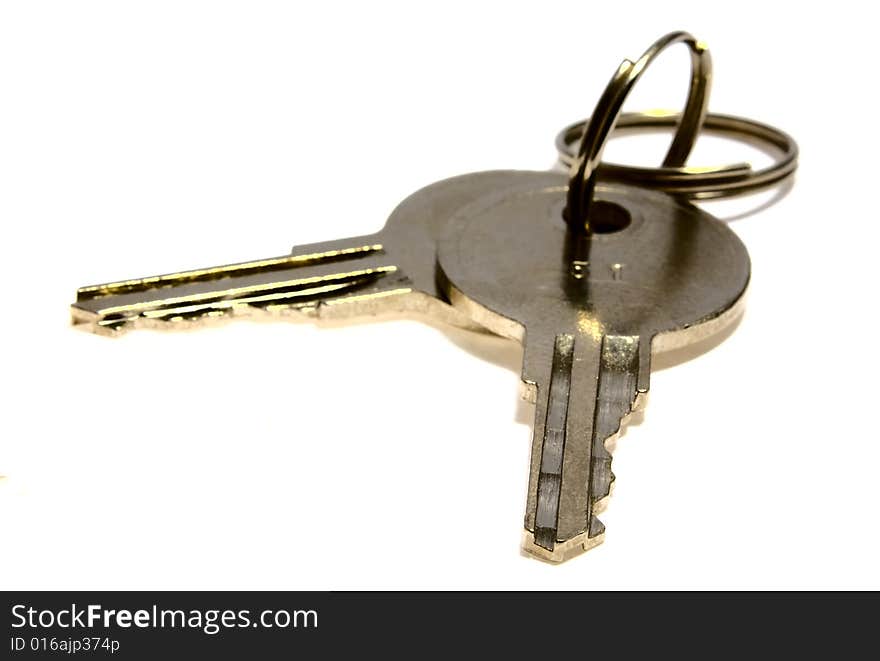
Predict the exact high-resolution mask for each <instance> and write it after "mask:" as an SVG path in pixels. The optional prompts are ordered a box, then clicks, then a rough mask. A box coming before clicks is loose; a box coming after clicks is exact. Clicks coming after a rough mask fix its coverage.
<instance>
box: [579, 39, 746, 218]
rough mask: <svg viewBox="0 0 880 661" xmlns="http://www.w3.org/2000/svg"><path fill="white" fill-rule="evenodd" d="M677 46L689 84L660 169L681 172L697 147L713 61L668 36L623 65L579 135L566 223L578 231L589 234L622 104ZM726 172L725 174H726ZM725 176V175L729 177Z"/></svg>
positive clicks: (693, 42)
mask: <svg viewBox="0 0 880 661" xmlns="http://www.w3.org/2000/svg"><path fill="white" fill-rule="evenodd" d="M677 43H684V44H687V45H688V47H689V48H690V51H691V84H690V88H689V90H688V98H687V102H686V104H685V108H684V111H683V112H682V113H681V115H680V121H678V130H677V131H676V134H675V137H674V138H673V140H672V144H671V145H670V147H669V151H668V152H667V154H666V158H665V159H664V160H663V167H672V168H675V167H682V166H684V163H685V161H686V160H687V157H688V155H689V154H690V152H691V149H692V148H693V146H694V142H696V139H697V135H698V134H699V132H700V128H701V127H702V125H703V120H704V118H705V117H706V112H707V108H708V103H709V89H710V87H711V80H712V60H711V58H710V56H709V51H708V49H707V48H706V45H705V44H703V43H702V42H700V41H697V39H696V38H695V37H693V36H692V35H691V34H689V33H687V32H672V33H670V34H667V35H666V36H664V37H661V38H660V39H658V40H657V41H656V42H654V43H653V44H652V45H651V47H650V48H648V50H646V51H645V52H644V54H643V55H642V56H641V57H640V58H639V59H638V60H637V61H636V62H632V61H630V60H624V61H623V62H622V63H621V64H620V66H619V67H618V69H617V71H616V72H615V74H614V76H613V77H612V78H611V80H610V81H609V82H608V86H607V87H606V88H605V91H604V92H603V93H602V96H601V98H600V99H599V103H598V104H597V105H596V109H595V111H594V112H593V114H592V116H591V117H590V120H589V123H588V124H586V126H585V128H584V130H583V137H582V139H581V144H580V148H579V149H578V152H577V156H576V157H575V158H574V159H573V161H572V164H571V176H570V178H569V183H568V199H567V201H566V207H565V217H566V221H567V222H568V223H569V225H570V226H571V227H573V228H578V230H579V231H585V232H587V233H589V232H590V226H589V220H588V214H589V207H590V205H591V203H592V199H593V190H594V189H595V187H596V176H597V168H598V165H599V162H600V160H601V158H602V150H603V149H604V147H605V143H606V142H607V141H608V135H609V134H610V133H611V131H612V130H613V129H614V125H615V123H616V121H617V118H618V115H620V110H621V107H622V106H623V101H624V99H625V98H626V97H627V95H628V94H629V93H630V91H631V90H632V88H633V85H635V83H636V81H637V80H638V79H639V77H640V76H641V75H642V73H643V72H644V70H645V68H646V67H647V66H648V65H649V64H650V63H651V62H653V61H654V59H655V58H656V57H657V55H659V54H660V53H661V52H662V51H663V50H665V49H666V48H668V47H669V46H671V45H673V44H677ZM725 172H726V171H725ZM727 174H729V173H727Z"/></svg>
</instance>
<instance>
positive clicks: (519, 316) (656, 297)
mask: <svg viewBox="0 0 880 661" xmlns="http://www.w3.org/2000/svg"><path fill="white" fill-rule="evenodd" d="M565 194H566V180H565V176H564V175H561V174H560V175H558V176H557V177H556V181H555V182H549V181H548V175H547V173H535V175H534V177H533V179H532V181H531V182H529V183H526V184H525V185H522V186H519V187H516V188H511V189H508V190H506V191H502V192H500V193H495V194H490V195H488V196H485V197H483V198H481V199H479V200H477V201H475V202H473V203H471V204H469V205H468V206H466V207H464V208H462V209H461V210H460V211H459V212H458V213H457V214H456V216H455V217H454V218H453V219H452V221H451V222H450V223H449V225H448V226H447V228H446V231H445V234H444V236H443V239H442V240H441V242H440V245H439V250H438V260H439V267H440V271H441V282H442V284H443V287H444V289H445V290H446V294H447V296H449V298H450V300H452V301H453V302H454V303H456V305H457V306H460V307H463V308H465V309H466V310H467V312H468V314H469V315H470V316H471V317H472V318H473V319H474V320H475V321H478V322H479V323H484V324H485V325H486V326H487V327H488V328H490V329H491V330H494V331H495V332H498V333H499V334H502V335H507V336H509V337H514V338H516V339H520V340H522V339H523V338H524V332H525V333H527V334H528V335H529V336H533V335H539V336H541V337H546V338H553V337H555V336H556V335H557V334H558V333H560V332H568V331H569V329H571V330H574V331H578V332H581V333H589V334H592V335H594V336H596V337H599V336H602V335H637V336H640V337H641V338H642V339H643V340H647V341H648V342H646V344H650V340H651V339H652V338H654V337H655V336H658V335H660V334H662V336H663V338H664V340H666V342H665V344H668V345H670V346H672V345H675V344H676V338H675V337H674V336H675V335H676V334H691V335H695V334H693V333H686V332H687V331H692V330H693V329H695V328H698V327H700V326H701V325H703V324H707V323H709V322H712V321H714V320H717V319H718V318H719V317H721V316H722V315H724V314H725V313H726V312H728V311H730V310H732V309H733V308H734V306H735V305H736V304H737V302H738V301H739V300H740V299H741V298H742V296H743V294H744V292H745V290H746V287H747V285H748V281H749V274H750V264H749V257H748V253H747V252H746V249H745V247H744V246H743V244H742V242H741V241H740V240H739V238H738V237H737V236H736V235H735V234H734V233H733V232H732V231H731V230H730V229H729V228H728V227H727V226H726V225H725V224H724V223H722V222H721V221H719V220H717V219H716V218H714V217H712V216H710V215H709V214H707V213H705V212H703V211H701V210H700V209H698V208H696V207H694V206H693V205H691V204H689V203H687V202H683V201H678V200H676V199H675V198H673V197H671V196H669V195H666V194H663V193H657V192H653V191H647V190H642V189H639V188H635V187H631V186H626V185H623V184H607V185H600V186H599V187H598V189H597V193H596V199H597V203H596V205H595V206H596V208H595V209H594V214H595V216H594V219H593V226H594V227H595V228H596V230H597V231H596V232H595V233H593V234H591V235H589V236H577V235H573V234H572V233H571V231H570V230H569V229H568V226H567V224H566V223H565V221H564V220H563V216H562V213H563V208H564V207H565ZM530 341H531V340H530ZM677 345H680V343H678V344H677Z"/></svg>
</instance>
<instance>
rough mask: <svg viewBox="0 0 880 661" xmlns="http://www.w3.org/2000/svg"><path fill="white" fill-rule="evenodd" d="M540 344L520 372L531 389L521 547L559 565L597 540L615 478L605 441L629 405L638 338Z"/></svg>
mask: <svg viewBox="0 0 880 661" xmlns="http://www.w3.org/2000/svg"><path fill="white" fill-rule="evenodd" d="M540 344H541V345H543V346H542V349H543V350H542V349H540V348H539V349H537V350H534V349H532V350H530V348H529V347H527V350H526V365H525V370H524V375H525V376H526V377H527V378H529V375H530V374H536V376H537V378H536V379H535V381H536V387H537V390H536V402H535V403H536V407H535V425H534V438H533V441H532V464H531V472H530V479H529V497H528V506H527V510H526V521H525V527H526V533H525V540H524V545H523V547H524V549H525V550H526V551H528V552H529V553H532V554H534V555H537V556H538V557H541V558H544V559H546V560H551V561H561V560H564V559H566V558H567V557H569V556H571V555H574V554H576V553H578V552H580V551H583V550H586V549H589V548H592V547H593V546H595V545H596V544H599V543H600V542H601V541H602V536H603V534H604V532H605V528H604V526H603V525H602V523H601V522H600V521H599V519H598V518H596V514H597V513H598V512H599V510H600V509H601V504H602V501H603V500H604V499H605V498H606V497H607V496H608V494H609V491H610V488H611V483H612V481H613V479H614V476H613V474H612V472H611V453H610V452H609V450H608V448H607V447H606V444H607V442H608V441H610V440H611V439H612V438H613V437H614V436H615V435H616V434H617V433H618V431H619V430H620V426H621V424H622V422H623V420H624V418H625V417H626V416H627V415H628V414H629V413H630V412H631V411H632V410H633V406H634V404H635V401H636V396H637V394H638V379H639V338H638V337H632V336H613V335H604V336H598V337H597V336H594V335H592V334H589V333H580V332H578V333H571V334H569V333H562V334H559V335H557V336H556V337H555V338H553V339H552V349H551V348H550V342H544V343H540ZM548 352H550V353H552V356H546V355H542V354H546V353H548ZM548 358H549V360H547V359H548ZM541 363H543V364H544V365H545V366H549V369H546V367H545V368H542V367H541V366H540V365H541Z"/></svg>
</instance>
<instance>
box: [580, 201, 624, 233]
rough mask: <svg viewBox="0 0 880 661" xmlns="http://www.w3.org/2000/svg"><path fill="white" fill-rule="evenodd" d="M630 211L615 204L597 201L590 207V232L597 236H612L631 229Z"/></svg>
mask: <svg viewBox="0 0 880 661" xmlns="http://www.w3.org/2000/svg"><path fill="white" fill-rule="evenodd" d="M631 222H632V216H630V214H629V211H627V210H626V209H624V208H623V207H622V206H620V205H619V204H615V203H614V202H606V201H604V200H596V201H594V202H593V203H592V204H591V205H590V230H591V231H592V232H595V233H596V234H612V233H614V232H619V231H620V230H622V229H626V228H627V227H629V224H630V223H631Z"/></svg>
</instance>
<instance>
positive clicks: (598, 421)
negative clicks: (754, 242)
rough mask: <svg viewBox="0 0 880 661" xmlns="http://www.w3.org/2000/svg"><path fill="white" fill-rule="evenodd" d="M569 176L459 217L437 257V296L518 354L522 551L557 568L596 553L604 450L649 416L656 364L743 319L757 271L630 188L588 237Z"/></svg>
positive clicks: (610, 201)
mask: <svg viewBox="0 0 880 661" xmlns="http://www.w3.org/2000/svg"><path fill="white" fill-rule="evenodd" d="M565 204H566V180H565V176H564V175H562V174H558V175H556V176H555V178H554V177H552V176H548V174H547V173H534V174H533V179H532V181H530V182H527V183H525V184H523V185H520V186H517V187H514V188H509V189H508V190H506V191H503V192H498V193H494V194H491V195H488V196H485V197H483V198H481V199H479V200H477V201H475V202H473V203H471V204H470V205H468V206H466V207H463V208H462V209H461V210H460V211H459V212H458V213H457V214H456V216H455V218H454V219H453V220H452V221H451V222H450V223H449V225H448V227H447V229H446V231H445V234H444V236H443V239H442V240H441V242H440V245H439V248H438V259H439V265H440V276H441V282H442V285H443V291H444V292H445V294H446V296H447V297H448V299H449V300H450V302H451V303H452V304H453V305H454V306H455V307H456V308H458V309H459V310H460V311H461V312H462V313H463V314H466V315H467V316H468V317H470V318H471V319H472V320H473V321H474V322H475V323H477V324H479V325H482V326H485V327H486V328H488V329H489V330H491V331H493V332H495V333H497V334H499V335H502V336H505V337H510V338H512V339H514V340H516V341H518V342H521V343H522V344H523V346H524V350H525V351H524V359H523V361H524V362H523V368H522V379H523V383H524V384H525V386H526V390H525V395H526V397H527V398H528V399H530V401H532V402H534V403H535V423H534V432H533V434H534V435H533V443H532V460H531V473H530V475H531V477H530V481H529V489H528V499H527V508H526V518H525V529H526V544H525V549H526V550H527V551H529V552H531V553H533V554H535V555H538V556H540V557H542V558H545V559H548V560H554V561H559V560H563V559H565V558H566V557H568V556H569V555H571V554H572V553H574V552H577V551H580V550H584V549H587V548H590V547H591V546H593V545H595V544H596V543H598V542H599V541H601V540H602V536H603V533H604V526H603V525H602V524H601V522H600V521H599V520H598V519H597V518H596V514H597V513H598V511H599V510H600V508H601V505H602V502H603V500H604V499H605V498H606V497H607V496H608V494H609V490H610V486H611V482H612V479H613V476H612V474H611V471H610V465H611V455H610V452H609V451H608V449H607V446H606V443H607V442H609V441H610V440H611V439H612V438H613V437H614V436H615V435H616V434H617V432H618V431H619V429H620V426H621V422H622V421H623V420H625V418H626V417H627V416H628V415H629V414H630V413H631V412H632V411H633V410H635V409H636V408H638V407H639V406H641V405H642V403H643V401H642V400H643V399H644V397H643V396H644V395H645V394H646V393H647V391H648V383H649V376H650V363H651V356H652V347H653V350H655V351H659V350H660V349H662V348H665V347H673V346H676V347H680V346H684V345H687V344H688V343H690V342H693V341H696V340H698V339H703V338H704V337H705V335H706V333H707V332H716V331H720V330H722V329H723V328H724V327H726V325H727V324H728V323H730V322H731V321H733V320H734V319H735V318H736V315H737V313H738V311H739V307H740V305H741V302H742V300H743V295H744V293H745V290H746V287H747V285H748V282H749V273H750V266H749V258H748V255H747V253H746V250H745V247H744V246H743V245H742V243H741V242H740V240H739V239H738V238H737V237H736V235H735V234H734V233H733V232H732V231H731V230H730V229H729V228H728V227H727V226H726V225H725V224H723V223H722V222H720V221H718V220H716V219H715V218H713V217H712V216H710V215H708V214H706V213H704V212H703V211H701V210H699V209H697V208H696V207H694V206H692V205H690V204H688V203H686V202H682V201H678V200H676V199H675V198H673V197H671V196H668V195H665V194H662V193H656V192H651V191H646V190H642V189H639V188H635V187H631V186H626V185H622V184H600V185H599V186H598V188H597V189H596V201H595V203H594V209H593V211H592V214H593V223H594V231H593V233H591V234H584V233H581V232H577V231H573V230H572V229H571V228H570V227H569V226H568V225H567V224H566V222H565V220H564V219H563V208H564V206H565Z"/></svg>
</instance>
